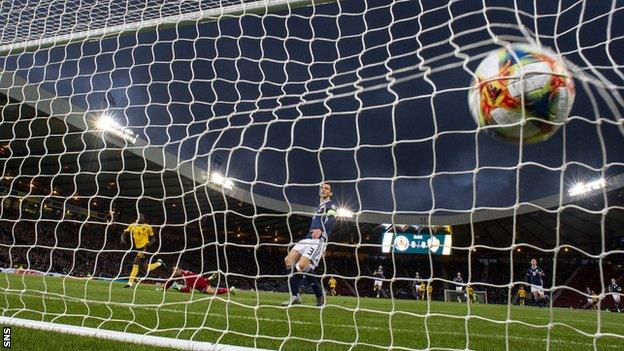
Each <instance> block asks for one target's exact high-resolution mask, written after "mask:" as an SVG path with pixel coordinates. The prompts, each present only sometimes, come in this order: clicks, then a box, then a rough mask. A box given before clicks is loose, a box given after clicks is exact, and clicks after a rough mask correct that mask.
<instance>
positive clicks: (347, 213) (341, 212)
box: [336, 207, 353, 218]
mask: <svg viewBox="0 0 624 351" xmlns="http://www.w3.org/2000/svg"><path fill="white" fill-rule="evenodd" d="M336 216H337V217H338V218H353V211H351V210H349V209H347V208H344V207H339V208H338V209H336Z"/></svg>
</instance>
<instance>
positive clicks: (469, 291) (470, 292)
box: [466, 285, 477, 303]
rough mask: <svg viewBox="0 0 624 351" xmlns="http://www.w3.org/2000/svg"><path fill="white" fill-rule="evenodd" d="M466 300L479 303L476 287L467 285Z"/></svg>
mask: <svg viewBox="0 0 624 351" xmlns="http://www.w3.org/2000/svg"><path fill="white" fill-rule="evenodd" d="M466 295H467V297H468V298H467V299H466V302H471V303H477V295H475V291H474V288H473V287H472V286H470V285H468V286H466Z"/></svg>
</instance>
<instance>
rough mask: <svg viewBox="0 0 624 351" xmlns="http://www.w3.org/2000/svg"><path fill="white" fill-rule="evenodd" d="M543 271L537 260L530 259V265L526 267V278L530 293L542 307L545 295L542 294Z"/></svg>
mask: <svg viewBox="0 0 624 351" xmlns="http://www.w3.org/2000/svg"><path fill="white" fill-rule="evenodd" d="M544 276H545V274H544V271H543V270H542V269H541V268H539V267H538V266H537V260H536V259H534V258H533V259H531V267H529V269H527V272H526V280H527V283H529V285H530V286H531V294H533V299H534V300H535V302H536V303H537V305H538V306H539V307H543V306H544V305H545V303H546V295H545V294H544Z"/></svg>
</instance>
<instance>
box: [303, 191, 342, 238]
mask: <svg viewBox="0 0 624 351" xmlns="http://www.w3.org/2000/svg"><path fill="white" fill-rule="evenodd" d="M336 214H337V212H336V208H335V206H334V203H333V201H332V200H327V201H325V202H323V203H322V204H320V205H319V207H318V208H317V209H316V212H315V213H314V217H312V223H310V230H309V231H308V235H306V237H305V238H306V239H312V230H313V229H320V230H321V231H322V234H321V238H324V239H325V241H327V239H328V237H329V235H330V234H331V232H332V229H334V224H336Z"/></svg>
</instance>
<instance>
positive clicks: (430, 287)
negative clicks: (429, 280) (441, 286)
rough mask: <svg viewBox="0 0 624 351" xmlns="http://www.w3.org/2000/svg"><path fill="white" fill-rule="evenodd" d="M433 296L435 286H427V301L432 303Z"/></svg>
mask: <svg viewBox="0 0 624 351" xmlns="http://www.w3.org/2000/svg"><path fill="white" fill-rule="evenodd" d="M432 295H433V285H431V284H427V300H429V301H431V296H432Z"/></svg>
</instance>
